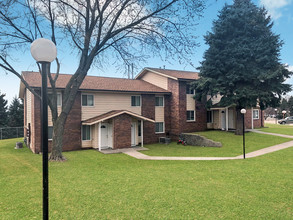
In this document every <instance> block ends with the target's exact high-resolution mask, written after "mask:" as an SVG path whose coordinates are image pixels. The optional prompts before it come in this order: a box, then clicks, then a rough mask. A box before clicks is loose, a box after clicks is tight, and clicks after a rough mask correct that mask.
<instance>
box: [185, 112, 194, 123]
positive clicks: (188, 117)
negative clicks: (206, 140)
mask: <svg viewBox="0 0 293 220" xmlns="http://www.w3.org/2000/svg"><path fill="white" fill-rule="evenodd" d="M186 120H187V121H195V117H194V111H186Z"/></svg>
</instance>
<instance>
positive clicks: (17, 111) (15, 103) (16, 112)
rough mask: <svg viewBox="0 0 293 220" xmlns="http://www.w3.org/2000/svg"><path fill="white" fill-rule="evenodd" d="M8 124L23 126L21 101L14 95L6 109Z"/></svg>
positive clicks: (10, 125)
mask: <svg viewBox="0 0 293 220" xmlns="http://www.w3.org/2000/svg"><path fill="white" fill-rule="evenodd" d="M8 126H9V127H22V126H23V103H22V101H21V102H20V101H19V99H18V98H16V97H14V98H13V100H12V103H11V105H10V106H9V109H8Z"/></svg>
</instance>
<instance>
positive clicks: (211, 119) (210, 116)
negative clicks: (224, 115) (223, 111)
mask: <svg viewBox="0 0 293 220" xmlns="http://www.w3.org/2000/svg"><path fill="white" fill-rule="evenodd" d="M207 123H213V112H212V111H207Z"/></svg>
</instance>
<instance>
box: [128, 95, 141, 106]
mask: <svg viewBox="0 0 293 220" xmlns="http://www.w3.org/2000/svg"><path fill="white" fill-rule="evenodd" d="M132 96H139V97H140V98H139V99H140V103H139V104H140V105H135V106H133V105H132ZM130 106H131V107H134V108H135V107H141V106H142V99H141V95H131V96H130Z"/></svg>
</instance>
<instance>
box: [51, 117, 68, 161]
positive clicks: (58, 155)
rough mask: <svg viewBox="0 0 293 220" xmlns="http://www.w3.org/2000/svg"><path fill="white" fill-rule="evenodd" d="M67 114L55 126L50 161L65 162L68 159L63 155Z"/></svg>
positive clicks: (59, 118)
mask: <svg viewBox="0 0 293 220" xmlns="http://www.w3.org/2000/svg"><path fill="white" fill-rule="evenodd" d="M66 118H67V117H66V116H65V114H61V115H60V116H59V117H58V119H57V120H56V121H55V123H54V126H53V138H52V139H53V140H52V152H51V154H50V157H49V160H50V161H65V160H66V158H65V157H64V156H63V155H62V148H63V134H64V125H65V122H66Z"/></svg>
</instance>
